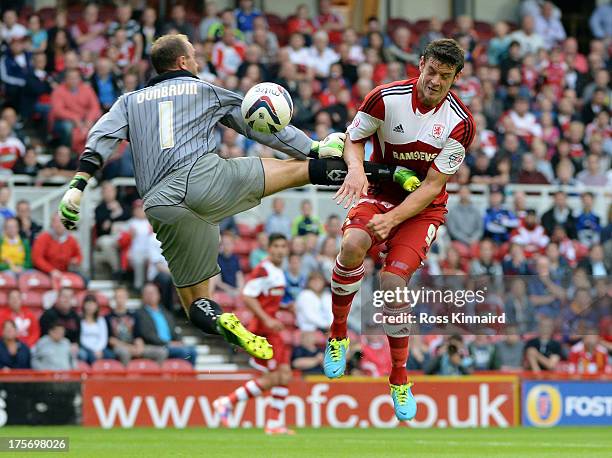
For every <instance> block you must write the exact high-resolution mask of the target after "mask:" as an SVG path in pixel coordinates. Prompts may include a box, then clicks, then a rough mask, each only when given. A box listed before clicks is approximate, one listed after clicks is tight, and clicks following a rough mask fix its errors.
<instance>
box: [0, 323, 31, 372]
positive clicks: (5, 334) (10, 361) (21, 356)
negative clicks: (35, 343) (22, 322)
mask: <svg viewBox="0 0 612 458" xmlns="http://www.w3.org/2000/svg"><path fill="white" fill-rule="evenodd" d="M0 369H5V370H6V369H30V349H29V348H28V346H27V345H25V344H24V343H23V342H21V341H20V340H19V339H18V333H17V326H16V325H15V322H14V321H13V320H10V319H9V320H6V321H4V322H3V323H2V340H0Z"/></svg>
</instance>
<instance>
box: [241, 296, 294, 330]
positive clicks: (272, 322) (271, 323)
mask: <svg viewBox="0 0 612 458" xmlns="http://www.w3.org/2000/svg"><path fill="white" fill-rule="evenodd" d="M242 299H243V300H244V303H245V305H246V306H247V308H248V309H249V310H250V311H251V312H253V314H254V315H255V316H256V317H257V318H258V319H259V320H260V321H261V322H262V323H265V324H266V326H267V327H268V328H270V329H271V330H272V331H282V330H283V329H285V326H283V323H281V322H280V321H278V320H277V319H276V318H274V317H271V316H270V315H268V314H267V313H266V312H265V310H264V309H263V307H262V306H261V304H260V303H259V301H258V300H257V299H256V298H254V297H251V296H246V295H244V294H243V295H242Z"/></svg>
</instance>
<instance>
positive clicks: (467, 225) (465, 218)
mask: <svg viewBox="0 0 612 458" xmlns="http://www.w3.org/2000/svg"><path fill="white" fill-rule="evenodd" d="M458 194H459V202H458V203H457V204H456V205H454V206H452V207H451V208H450V210H449V212H448V216H447V217H446V227H447V228H448V233H449V235H450V237H451V239H452V240H456V241H459V242H461V243H463V244H464V245H466V246H471V245H472V244H473V243H475V242H477V241H478V240H480V238H481V237H482V234H483V229H484V228H483V219H482V213H481V212H480V210H478V208H476V207H475V206H474V204H473V203H472V201H471V192H470V188H469V187H468V186H461V187H460V188H459V193H458Z"/></svg>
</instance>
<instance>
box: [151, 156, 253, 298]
mask: <svg viewBox="0 0 612 458" xmlns="http://www.w3.org/2000/svg"><path fill="white" fill-rule="evenodd" d="M263 193H264V170H263V164H262V162H261V159H260V158H256V157H243V158H237V159H223V158H221V157H219V156H218V155H216V154H212V153H211V154H205V155H203V156H202V157H200V158H199V159H198V160H197V161H196V162H195V163H194V164H193V166H191V167H183V168H182V169H179V170H176V171H174V172H172V173H171V174H170V175H168V176H167V177H165V178H164V179H163V180H162V181H161V182H160V183H158V184H157V185H156V186H154V187H153V188H152V189H151V190H150V191H149V192H148V193H147V194H146V195H145V197H144V208H145V212H146V214H147V217H148V219H149V221H150V222H151V225H152V226H153V230H154V232H155V234H156V235H157V239H158V240H159V241H160V242H161V248H162V253H163V255H164V258H166V261H168V267H169V268H170V273H171V274H172V279H173V281H174V284H175V285H176V286H177V287H178V288H183V287H188V286H193V285H196V284H198V283H200V282H202V281H204V280H207V279H209V278H211V277H214V276H215V275H217V274H218V273H219V271H220V269H219V265H218V264H217V255H218V253H219V222H220V221H221V220H222V219H224V218H226V217H228V216H231V215H235V214H236V213H240V212H242V211H245V210H248V209H249V208H252V207H255V206H256V205H259V203H260V202H261V198H262V196H263Z"/></svg>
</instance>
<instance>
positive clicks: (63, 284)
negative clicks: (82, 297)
mask: <svg viewBox="0 0 612 458" xmlns="http://www.w3.org/2000/svg"><path fill="white" fill-rule="evenodd" d="M60 288H72V289H74V290H75V291H80V290H83V289H85V280H83V277H81V276H80V275H78V274H75V273H73V272H62V276H61V277H59V278H58V279H56V280H54V281H53V289H60Z"/></svg>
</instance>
